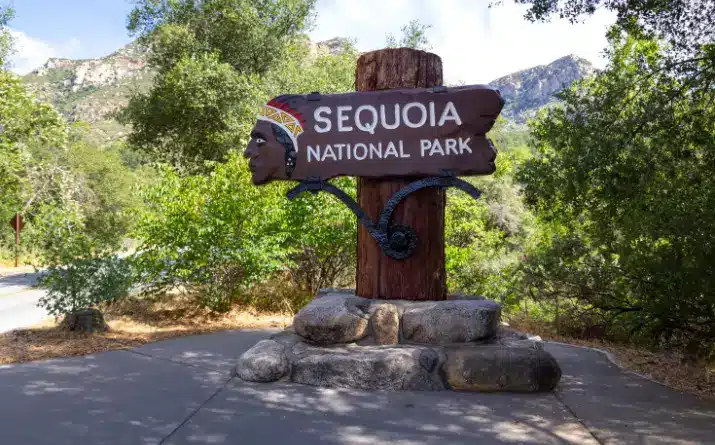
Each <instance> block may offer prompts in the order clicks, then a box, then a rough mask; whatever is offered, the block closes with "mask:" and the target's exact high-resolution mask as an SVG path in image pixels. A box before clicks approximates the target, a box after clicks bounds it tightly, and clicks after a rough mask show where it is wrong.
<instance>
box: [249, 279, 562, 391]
mask: <svg viewBox="0 0 715 445" xmlns="http://www.w3.org/2000/svg"><path fill="white" fill-rule="evenodd" d="M500 312H501V308H500V306H499V305H498V304H497V303H496V302H494V301H490V300H486V299H484V298H481V297H474V296H468V295H453V296H451V298H450V299H448V300H446V301H430V302H420V301H405V300H390V301H387V300H370V299H366V298H361V297H356V296H355V294H354V293H353V291H351V290H339V289H326V290H321V292H320V293H319V294H318V296H317V297H316V299H315V300H313V301H312V302H311V303H310V304H308V306H306V307H305V308H303V310H301V311H300V312H299V313H298V314H296V316H295V318H294V323H293V326H292V327H291V328H288V329H286V330H285V331H283V332H280V333H278V334H275V335H273V336H272V337H271V338H270V339H267V340H261V341H260V342H258V344H256V345H255V346H254V347H253V348H251V349H249V350H248V351H246V352H245V353H244V354H243V355H242V356H241V357H240V358H239V360H238V364H237V365H236V369H235V374H236V375H238V377H240V378H241V379H243V380H247V381H251V382H273V381H290V382H295V383H302V384H306V385H313V386H324V387H333V388H356V389H363V390H389V391H396V390H418V391H437V390H448V389H451V390H462V391H516V392H537V391H550V390H552V389H554V387H556V385H557V384H558V382H559V380H560V378H561V369H560V368H559V365H558V363H557V362H556V360H555V359H554V358H553V357H552V356H551V354H549V353H548V352H546V351H544V349H543V347H542V342H541V341H540V339H538V340H537V339H535V338H532V337H529V336H527V335H525V334H521V333H519V332H516V331H513V330H509V329H508V328H506V327H504V326H500V325H499V317H500Z"/></svg>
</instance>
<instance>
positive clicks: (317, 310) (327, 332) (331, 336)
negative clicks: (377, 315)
mask: <svg viewBox="0 0 715 445" xmlns="http://www.w3.org/2000/svg"><path fill="white" fill-rule="evenodd" d="M369 306H370V300H368V299H365V298H360V297H355V296H351V295H350V294H345V293H341V294H327V295H323V296H321V297H320V298H316V299H314V300H313V301H311V302H310V303H309V304H308V305H307V306H305V307H304V308H303V309H301V310H300V312H298V313H297V314H296V315H295V317H294V318H293V328H294V329H295V332H296V333H297V334H298V335H300V336H301V337H304V338H306V339H308V340H310V341H312V342H314V343H316V344H320V345H331V344H338V343H350V342H354V341H357V340H360V339H361V338H363V337H364V336H365V335H366V334H367V327H368V319H369V316H368V313H367V310H368V307H369Z"/></svg>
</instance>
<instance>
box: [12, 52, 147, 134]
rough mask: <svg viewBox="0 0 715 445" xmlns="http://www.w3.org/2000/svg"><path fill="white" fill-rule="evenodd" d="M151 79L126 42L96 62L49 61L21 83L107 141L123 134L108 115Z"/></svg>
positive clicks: (143, 61) (142, 56) (142, 57)
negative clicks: (88, 126) (85, 123)
mask: <svg viewBox="0 0 715 445" xmlns="http://www.w3.org/2000/svg"><path fill="white" fill-rule="evenodd" d="M153 76H154V72H153V71H152V70H151V68H149V67H148V65H147V63H146V54H145V53H144V52H143V51H142V50H141V48H140V47H139V46H138V45H136V44H134V43H130V44H129V45H127V46H125V47H123V48H122V49H120V50H119V51H116V52H114V53H112V54H110V55H108V56H106V57H102V58H99V59H88V60H71V59H56V58H52V59H49V60H48V61H47V62H46V63H45V64H44V65H43V66H42V67H40V68H38V69H37V70H35V71H32V72H31V73H29V74H27V75H26V76H25V77H24V81H25V83H26V84H27V85H28V87H29V88H30V89H31V90H32V91H34V92H35V93H36V94H37V95H38V96H39V97H40V98H41V99H43V100H46V101H48V102H51V103H52V104H54V106H55V107H56V108H57V110H58V111H59V112H61V113H62V114H64V115H65V116H66V117H67V118H68V119H69V120H71V121H83V122H87V123H89V124H90V128H91V129H92V134H93V135H94V136H95V137H97V138H98V139H99V140H101V141H107V140H112V139H116V138H119V137H121V136H122V135H123V134H124V132H125V131H126V129H125V128H124V127H123V126H122V125H121V124H119V123H118V122H117V121H115V120H114V119H112V117H111V115H110V114H111V113H112V112H113V111H116V110H118V109H119V108H120V107H122V106H124V105H125V104H126V103H127V101H128V100H129V97H130V95H131V93H132V92H133V91H135V90H138V91H146V90H148V89H149V87H150V86H151V82H152V78H153Z"/></svg>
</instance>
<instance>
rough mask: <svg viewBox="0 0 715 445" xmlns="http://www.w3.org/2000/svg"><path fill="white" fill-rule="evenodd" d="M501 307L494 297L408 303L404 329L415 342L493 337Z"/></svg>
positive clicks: (459, 340)
mask: <svg viewBox="0 0 715 445" xmlns="http://www.w3.org/2000/svg"><path fill="white" fill-rule="evenodd" d="M500 315H501V307H500V306H499V304H498V303H496V302H494V301H491V300H452V301H436V302H424V303H412V304H409V305H405V307H404V312H403V314H402V320H401V329H402V335H403V337H404V339H405V340H406V341H408V342H413V343H424V344H449V343H465V342H472V341H477V340H482V339H485V338H490V337H493V336H494V335H495V334H496V332H497V326H498V323H499V317H500Z"/></svg>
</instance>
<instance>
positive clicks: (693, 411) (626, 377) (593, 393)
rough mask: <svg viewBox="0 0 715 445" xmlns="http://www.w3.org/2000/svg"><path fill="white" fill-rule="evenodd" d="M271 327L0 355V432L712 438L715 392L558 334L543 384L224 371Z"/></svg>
mask: <svg viewBox="0 0 715 445" xmlns="http://www.w3.org/2000/svg"><path fill="white" fill-rule="evenodd" d="M269 334H270V331H242V332H238V331H237V332H225V333H219V334H211V335H203V336H196V337H186V338H181V339H174V340H168V341H164V342H160V343H154V344H151V345H146V346H143V347H140V348H136V349H132V350H126V351H115V352H107V353H102V354H96V355H93V356H87V357H78V358H71V359H63V360H51V361H46V362H37V363H30V364H22V365H7V366H0V438H1V439H0V443H2V444H8V445H45V444H48V445H50V444H51V445H63V444H68V445H69V444H71V445H75V444H78V443H86V444H93V445H94V444H97V445H99V444H112V445H114V444H132V445H135V444H140V445H149V444H192V445H195V444H213V445H216V444H232V445H233V444H247V445H252V444H260V445H263V444H266V445H270V444H291V445H312V444H351V445H362V444H369V445H380V444H399V445H418V444H440V445H443V444H517V443H518V444H585V445H589V444H599V443H608V444H621V443H622V444H671V443H673V444H676V443H677V444H712V443H715V402H713V401H703V400H700V399H698V398H696V397H694V396H691V395H686V394H681V393H678V392H676V391H673V390H670V389H667V388H664V387H662V386H660V385H658V384H655V383H651V382H649V381H646V380H644V379H641V378H639V377H637V376H634V375H631V374H626V373H623V372H621V371H620V370H619V369H618V368H617V367H616V366H614V365H612V364H611V363H610V362H609V361H608V360H607V359H606V358H605V357H604V356H603V355H602V354H600V353H598V352H595V351H590V350H586V349H579V348H576V347H570V346H561V345H555V344H549V345H547V348H548V349H549V350H550V351H551V352H552V353H553V354H554V355H555V356H556V357H557V359H558V360H559V361H560V362H561V364H562V367H563V370H564V377H563V380H562V383H561V385H560V387H559V389H558V391H557V392H556V393H553V394H478V393H452V392H434V393H417V392H397V393H388V392H372V393H369V392H361V391H353V390H335V389H325V388H313V387H305V386H299V385H292V384H249V383H246V382H242V381H240V380H238V379H235V378H234V379H232V378H231V375H230V370H231V368H232V366H233V364H234V362H235V359H236V357H238V356H239V355H240V354H241V353H242V352H243V351H245V350H246V349H248V348H249V347H250V346H252V345H253V344H254V343H255V342H256V341H258V340H259V339H261V338H264V337H266V336H268V335H269Z"/></svg>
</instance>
